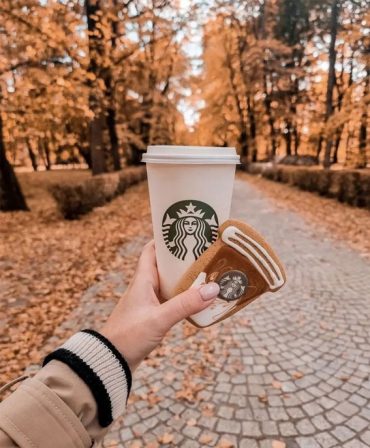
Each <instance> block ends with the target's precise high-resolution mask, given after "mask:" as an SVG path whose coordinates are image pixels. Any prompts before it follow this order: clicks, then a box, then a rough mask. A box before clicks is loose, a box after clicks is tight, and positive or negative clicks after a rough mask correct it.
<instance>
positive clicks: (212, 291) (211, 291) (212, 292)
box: [199, 282, 220, 300]
mask: <svg viewBox="0 0 370 448" xmlns="http://www.w3.org/2000/svg"><path fill="white" fill-rule="evenodd" d="M219 292H220V287H219V286H218V284H217V283H214V282H211V283H206V284H205V285H203V286H202V287H201V288H200V289H199V293H200V295H201V296H202V299H203V300H211V299H213V298H214V297H216V296H217V294H218V293H219Z"/></svg>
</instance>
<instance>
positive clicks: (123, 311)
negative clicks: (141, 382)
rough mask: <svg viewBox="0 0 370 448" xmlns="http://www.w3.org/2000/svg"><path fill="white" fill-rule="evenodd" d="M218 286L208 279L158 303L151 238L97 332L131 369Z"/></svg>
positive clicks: (208, 301) (200, 307) (210, 299)
mask: <svg viewBox="0 0 370 448" xmlns="http://www.w3.org/2000/svg"><path fill="white" fill-rule="evenodd" d="M219 290H220V288H219V286H218V284H217V283H208V284H206V285H203V286H201V287H198V288H190V289H188V290H187V291H185V292H183V293H182V294H179V295H178V296H176V297H174V298H172V299H171V300H169V301H167V302H165V303H162V304H161V303H160V302H159V299H158V291H159V280H158V272H157V265H156V258H155V249H154V241H151V242H150V243H148V244H146V245H145V247H144V250H143V252H142V254H141V257H140V259H139V262H138V265H137V268H136V272H135V275H134V278H133V280H132V281H131V283H130V285H129V287H128V288H127V290H126V292H125V294H124V295H123V297H122V298H121V299H120V301H119V302H118V304H117V306H116V307H115V309H114V310H113V312H112V314H111V315H110V317H109V318H108V320H107V322H106V323H105V325H104V327H103V328H102V330H101V331H100V333H101V334H102V335H103V336H105V337H106V338H108V339H109V340H110V341H111V342H112V343H113V344H114V345H115V346H116V348H117V349H118V350H119V351H120V352H121V353H122V355H123V356H124V358H125V359H126V361H127V362H128V364H129V366H130V369H131V371H134V370H135V369H136V367H137V366H138V365H139V364H140V362H141V361H142V360H143V359H144V358H145V357H146V356H147V355H148V354H149V353H150V352H151V351H152V350H153V349H154V348H155V347H156V346H157V345H158V344H159V343H160V342H161V340H162V339H163V337H164V336H165V334H166V333H167V331H168V330H169V329H170V328H171V327H172V326H173V325H175V324H176V323H177V322H180V321H181V320H183V319H185V318H186V317H188V316H191V315H192V314H195V313H198V312H199V311H202V310H204V309H205V308H207V307H208V306H209V305H210V304H211V303H212V302H213V301H214V300H215V298H216V297H217V294H218V293H219Z"/></svg>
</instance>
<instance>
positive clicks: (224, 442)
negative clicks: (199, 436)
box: [216, 439, 235, 448]
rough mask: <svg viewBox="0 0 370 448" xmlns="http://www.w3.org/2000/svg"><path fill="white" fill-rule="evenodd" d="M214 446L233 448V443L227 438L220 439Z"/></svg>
mask: <svg viewBox="0 0 370 448" xmlns="http://www.w3.org/2000/svg"><path fill="white" fill-rule="evenodd" d="M216 448H235V445H234V444H233V442H231V441H230V440H228V439H221V440H220V441H219V442H218V444H217V445H216Z"/></svg>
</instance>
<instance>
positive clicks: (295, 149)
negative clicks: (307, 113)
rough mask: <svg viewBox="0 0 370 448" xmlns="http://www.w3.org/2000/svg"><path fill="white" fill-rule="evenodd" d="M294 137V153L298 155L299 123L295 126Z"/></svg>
mask: <svg viewBox="0 0 370 448" xmlns="http://www.w3.org/2000/svg"><path fill="white" fill-rule="evenodd" d="M293 137H294V155H296V156H297V155H298V148H299V143H300V137H299V132H298V129H297V125H294V126H293Z"/></svg>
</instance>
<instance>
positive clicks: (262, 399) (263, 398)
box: [258, 394, 268, 403]
mask: <svg viewBox="0 0 370 448" xmlns="http://www.w3.org/2000/svg"><path fill="white" fill-rule="evenodd" d="M258 401H260V402H261V403H268V397H267V395H266V394H260V395H258Z"/></svg>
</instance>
